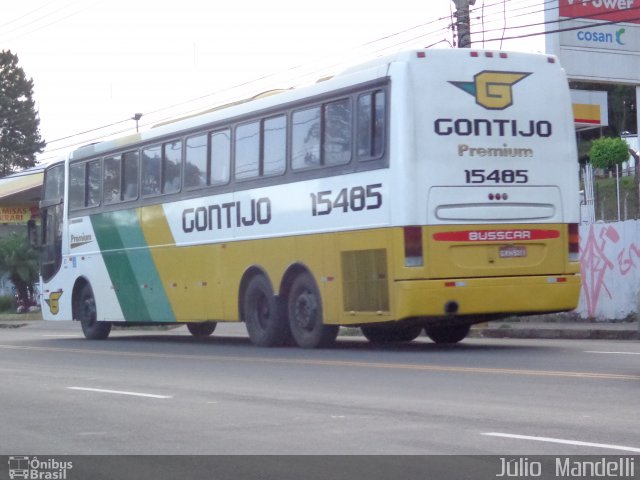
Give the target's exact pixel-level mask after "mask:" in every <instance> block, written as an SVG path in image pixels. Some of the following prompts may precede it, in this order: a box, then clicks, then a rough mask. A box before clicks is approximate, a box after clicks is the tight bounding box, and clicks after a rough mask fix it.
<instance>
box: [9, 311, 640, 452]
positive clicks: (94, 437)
mask: <svg viewBox="0 0 640 480" xmlns="http://www.w3.org/2000/svg"><path fill="white" fill-rule="evenodd" d="M0 379H1V387H0V406H1V408H0V425H1V431H2V434H1V435H0V454H2V455H14V454H18V453H20V454H23V455H28V454H32V453H40V452H46V453H47V454H60V455H62V454H66V455H76V454H225V455H228V454H234V455H235V454H296V455H297V454H327V455H330V454H370V455H373V454H412V455H424V454H429V455H432V454H471V455H479V454H488V455H494V454H495V455H543V454H553V455H578V454H585V455H587V454H588V455H638V454H640V435H638V419H639V418H640V403H639V402H638V398H639V397H638V391H639V386H640V342H636V341H626V342H615V341H595V340H591V341H579V340H507V339H498V340H494V339H467V340H465V341H464V342H462V343H461V344H458V345H456V346H452V347H443V346H436V345H435V344H433V343H431V342H429V341H428V340H427V339H420V340H419V341H417V342H414V343H412V344H410V345H406V346H397V347H386V348H381V347H374V346H372V345H370V344H369V343H367V342H366V341H364V340H363V339H361V338H353V337H340V338H339V340H338V342H337V344H336V345H335V347H333V348H330V349H325V350H302V349H299V348H293V347H289V348H277V349H262V348H258V347H254V346H252V345H251V344H250V343H249V341H248V339H247V337H246V335H245V334H244V329H243V327H242V326H239V325H220V326H219V328H218V330H217V331H216V333H215V334H214V336H213V337H210V338H207V339H204V340H200V339H195V338H193V337H191V336H190V335H189V333H188V331H187V330H186V328H185V327H180V328H178V329H175V330H170V331H114V332H112V334H111V337H110V338H109V339H108V340H106V341H88V340H85V339H84V338H83V337H82V336H81V332H80V327H79V325H78V324H74V323H72V322H34V323H32V324H29V325H28V326H25V327H22V328H15V329H14V328H11V329H8V328H3V329H0Z"/></svg>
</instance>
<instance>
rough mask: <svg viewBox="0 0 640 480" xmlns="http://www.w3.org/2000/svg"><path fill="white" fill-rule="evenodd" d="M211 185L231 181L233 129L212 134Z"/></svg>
mask: <svg viewBox="0 0 640 480" xmlns="http://www.w3.org/2000/svg"><path fill="white" fill-rule="evenodd" d="M210 148H211V185H223V184H226V183H229V171H230V164H231V130H230V129H228V128H226V129H224V130H220V131H218V132H213V133H212V134H211V147H210Z"/></svg>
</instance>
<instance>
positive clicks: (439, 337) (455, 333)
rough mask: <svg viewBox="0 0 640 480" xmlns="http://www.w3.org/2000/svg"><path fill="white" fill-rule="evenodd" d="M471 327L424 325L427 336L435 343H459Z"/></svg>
mask: <svg viewBox="0 0 640 480" xmlns="http://www.w3.org/2000/svg"><path fill="white" fill-rule="evenodd" d="M470 329H471V325H432V326H428V327H424V331H425V333H426V334H427V336H428V337H429V338H430V339H431V340H433V341H434V342H435V343H440V344H442V343H458V342H459V341H461V340H463V339H464V338H465V337H466V336H467V335H468V334H469V330H470Z"/></svg>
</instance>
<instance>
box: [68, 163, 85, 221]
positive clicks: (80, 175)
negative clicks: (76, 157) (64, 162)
mask: <svg viewBox="0 0 640 480" xmlns="http://www.w3.org/2000/svg"><path fill="white" fill-rule="evenodd" d="M86 167H87V164H86V163H76V164H73V165H70V166H69V209H71V210H76V209H78V208H83V207H84V202H85V180H86V179H85V172H86Z"/></svg>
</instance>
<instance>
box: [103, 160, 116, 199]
mask: <svg viewBox="0 0 640 480" xmlns="http://www.w3.org/2000/svg"><path fill="white" fill-rule="evenodd" d="M102 178H103V195H104V203H115V202H119V201H120V155H115V156H113V157H107V158H105V159H104V172H103V177H102Z"/></svg>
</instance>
